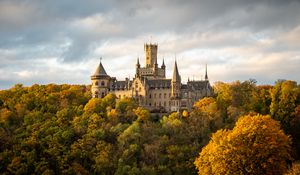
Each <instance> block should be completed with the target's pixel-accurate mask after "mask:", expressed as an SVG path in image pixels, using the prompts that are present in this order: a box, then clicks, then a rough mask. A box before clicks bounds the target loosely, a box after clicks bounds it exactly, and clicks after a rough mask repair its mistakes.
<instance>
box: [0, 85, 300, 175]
mask: <svg viewBox="0 0 300 175" xmlns="http://www.w3.org/2000/svg"><path fill="white" fill-rule="evenodd" d="M214 92H215V96H213V97H209V98H204V99H202V100H199V101H198V102H196V103H195V105H194V109H193V110H192V111H189V112H188V111H180V113H171V114H169V115H166V116H163V117H158V116H157V115H155V114H150V113H149V111H147V110H146V109H144V108H142V107H139V106H138V105H137V103H136V102H135V101H134V100H133V99H129V98H123V99H121V100H117V97H116V96H115V95H113V94H109V95H107V96H106V97H105V98H103V99H92V98H91V92H90V87H89V86H79V85H55V84H49V85H33V86H31V87H23V86H22V85H20V84H17V85H15V86H14V87H12V88H11V89H9V90H2V91H0V173H1V174H76V173H79V174H197V173H199V174H200V173H201V171H202V170H201V168H200V169H197V168H196V166H195V164H196V165H197V161H196V162H195V160H196V159H197V157H198V156H199V153H200V152H201V151H202V150H208V147H209V145H212V144H214V143H212V142H213V141H212V140H211V138H218V133H221V131H228V133H230V132H232V133H235V132H237V135H238V133H242V131H244V130H243V127H244V128H245V129H246V125H247V121H245V120H249V123H251V122H250V121H252V117H253V116H254V118H258V119H257V120H258V121H260V120H265V121H267V122H265V123H264V125H266V127H272V128H276V127H277V126H278V128H277V129H278V133H281V132H282V131H283V132H282V137H283V138H286V139H287V141H286V142H285V143H284V146H282V147H280V148H282V150H281V151H282V152H279V153H278V152H270V153H269V154H268V156H273V155H274V154H275V155H278V156H277V157H279V158H280V156H281V154H280V153H283V152H286V153H285V154H284V155H283V156H281V157H282V158H283V159H282V160H284V161H283V163H282V162H281V163H282V165H283V166H282V167H280V168H281V170H282V171H281V170H280V172H281V173H283V172H285V171H286V170H287V169H288V166H290V165H291V162H292V161H293V162H296V161H297V160H299V159H300V152H299V150H300V86H299V85H298V84H297V82H294V81H277V82H276V84H275V85H274V86H269V85H266V86H258V85H256V84H255V82H254V81H251V80H250V81H244V82H240V81H236V82H232V83H223V82H217V83H215V85H214ZM259 114H261V115H269V116H270V117H268V116H261V115H259ZM245 115H247V116H246V117H244V119H243V122H244V123H243V122H242V119H241V117H242V116H245ZM247 117H248V118H247ZM239 119H241V121H240V120H239ZM237 121H239V122H237ZM236 122H237V123H242V124H240V125H238V124H237V125H236V127H237V128H240V127H241V126H242V128H241V129H240V130H238V129H236V127H235V124H236ZM255 122H256V121H255ZM255 122H253V123H254V124H253V125H255ZM245 123H246V124H245ZM269 124H270V126H268V125H269ZM221 129H225V130H221ZM231 129H233V130H231ZM256 129H257V128H256ZM229 131H230V132H229ZM240 131H241V132H240ZM251 131H252V130H251ZM256 131H259V132H258V133H259V134H260V133H261V132H260V127H258V130H256ZM216 132H217V133H216ZM276 132H277V131H276ZM213 133H216V134H213ZM262 133H264V132H262ZM259 134H258V135H255V136H257V137H258V136H261V135H259ZM225 135H226V132H224V133H222V134H221V137H223V136H225ZM279 135H280V134H279ZM285 135H288V136H289V138H288V137H286V136H285ZM219 137H220V135H219ZM264 137H265V136H264ZM270 137H271V136H270ZM239 138H240V137H239ZM241 138H242V139H244V138H246V137H244V136H241ZM250 142H251V141H250ZM250 142H249V144H250ZM236 143H238V145H241V143H240V142H236ZM274 143H275V144H274V145H275V146H276V145H277V143H281V142H274ZM206 145H208V147H205V146H206ZM247 146H248V145H247V144H246V145H245V147H247ZM263 146H266V147H267V148H268V146H269V143H264V145H263ZM203 148H205V149H203ZM242 148H243V147H240V148H239V147H237V150H239V149H242ZM267 150H269V149H267ZM270 150H271V148H270ZM257 151H258V152H260V151H262V149H257ZM264 151H265V150H264ZM220 154H221V155H223V154H224V155H225V153H224V152H222V151H221V152H220ZM241 154H242V153H241ZM241 154H240V155H241ZM230 155H232V154H230ZM240 155H239V154H237V157H238V156H240ZM198 160H200V159H198ZM250 160H251V159H250ZM253 160H254V158H253ZM267 161H269V160H267ZM194 162H195V164H194ZM269 163H270V162H269ZM285 163H288V164H287V165H285ZM215 164H216V165H217V164H218V163H215ZM211 166H213V165H211ZM197 167H198V166H197ZM200 167H201V166H200ZM294 167H296V168H297V167H298V170H299V166H298V165H297V164H295V166H294ZM255 168H257V167H255ZM255 168H253V169H255ZM272 168H274V167H272ZM203 171H204V170H203ZM293 171H296V170H293ZM208 172H210V170H209V171H208ZM253 172H258V171H253ZM211 173H212V172H211ZM212 174H213V173H212ZM250 174H251V173H250ZM262 174H263V173H262Z"/></svg>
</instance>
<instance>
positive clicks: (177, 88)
mask: <svg viewBox="0 0 300 175" xmlns="http://www.w3.org/2000/svg"><path fill="white" fill-rule="evenodd" d="M171 88H172V94H171V110H172V111H179V109H180V106H181V77H180V75H179V72H178V67H177V62H176V60H175V64H174V70H173V77H172V87H171Z"/></svg>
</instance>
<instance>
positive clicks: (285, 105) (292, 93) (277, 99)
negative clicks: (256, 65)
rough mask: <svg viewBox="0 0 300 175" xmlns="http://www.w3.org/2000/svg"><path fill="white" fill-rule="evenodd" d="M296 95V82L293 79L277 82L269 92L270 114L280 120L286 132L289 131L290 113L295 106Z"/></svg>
mask: <svg viewBox="0 0 300 175" xmlns="http://www.w3.org/2000/svg"><path fill="white" fill-rule="evenodd" d="M297 96H298V91H297V83H296V82H294V81H283V82H282V81H280V82H277V83H276V85H275V87H274V88H273V90H272V92H271V97H272V103H271V106H270V112H271V116H272V117H273V118H274V119H276V120H278V121H280V123H281V126H282V127H283V129H284V131H285V132H286V133H290V122H291V119H292V118H291V115H292V113H293V112H294V110H295V107H296V100H297Z"/></svg>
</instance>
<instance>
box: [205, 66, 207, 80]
mask: <svg viewBox="0 0 300 175" xmlns="http://www.w3.org/2000/svg"><path fill="white" fill-rule="evenodd" d="M205 81H208V76H207V64H205Z"/></svg>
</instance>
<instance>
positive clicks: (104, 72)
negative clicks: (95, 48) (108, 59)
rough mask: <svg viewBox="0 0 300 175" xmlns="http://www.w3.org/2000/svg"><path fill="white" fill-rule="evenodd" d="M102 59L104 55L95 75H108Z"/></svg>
mask: <svg viewBox="0 0 300 175" xmlns="http://www.w3.org/2000/svg"><path fill="white" fill-rule="evenodd" d="M101 61H102V57H100V63H99V65H98V67H97V69H96V71H95V73H94V75H107V73H106V71H105V69H104V67H103V65H102V63H101Z"/></svg>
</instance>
